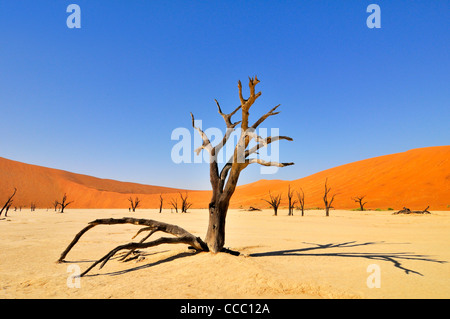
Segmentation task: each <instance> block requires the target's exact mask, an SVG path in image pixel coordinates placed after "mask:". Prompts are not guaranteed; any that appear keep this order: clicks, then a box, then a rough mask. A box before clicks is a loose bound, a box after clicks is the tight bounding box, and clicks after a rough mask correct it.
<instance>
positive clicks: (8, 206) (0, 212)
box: [0, 187, 17, 216]
mask: <svg viewBox="0 0 450 319" xmlns="http://www.w3.org/2000/svg"><path fill="white" fill-rule="evenodd" d="M16 192H17V188H15V187H14V192H13V193H12V195H11V196H9V197H8V199H7V200H6V203H5V204H4V205H3V207H2V210H0V216H2V214H3V211H4V210H6V211H5V216H6V215H7V214H8V210H9V208H10V207H11V204H12V203H13V201H14V200H13V197H14V196H15V195H16Z"/></svg>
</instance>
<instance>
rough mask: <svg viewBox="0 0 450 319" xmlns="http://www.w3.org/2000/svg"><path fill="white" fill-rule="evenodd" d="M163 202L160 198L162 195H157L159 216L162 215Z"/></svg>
mask: <svg viewBox="0 0 450 319" xmlns="http://www.w3.org/2000/svg"><path fill="white" fill-rule="evenodd" d="M163 202H164V199H163V197H162V194H159V213H160V214H161V213H162V209H163Z"/></svg>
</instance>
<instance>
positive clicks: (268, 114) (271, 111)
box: [252, 104, 281, 128]
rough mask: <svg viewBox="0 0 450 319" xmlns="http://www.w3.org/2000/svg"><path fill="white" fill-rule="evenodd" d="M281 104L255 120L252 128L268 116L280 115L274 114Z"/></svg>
mask: <svg viewBox="0 0 450 319" xmlns="http://www.w3.org/2000/svg"><path fill="white" fill-rule="evenodd" d="M280 105H281V104H278V105H277V106H275V107H274V108H272V109H271V110H270V111H269V112H267V113H266V114H264V115H263V116H261V118H260V119H259V120H257V121H256V122H255V123H254V124H253V125H252V128H257V127H258V126H259V125H260V124H261V123H262V122H264V121H265V120H266V119H267V118H268V117H269V116H272V115H277V114H280V112H274V111H275V110H276V109H277V108H278V107H279V106H280Z"/></svg>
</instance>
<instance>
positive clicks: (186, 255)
mask: <svg viewBox="0 0 450 319" xmlns="http://www.w3.org/2000/svg"><path fill="white" fill-rule="evenodd" d="M198 253H199V252H198V251H194V250H192V251H185V252H180V253H178V254H176V255H173V256H170V257H167V258H164V259H161V260H158V261H155V262H152V263H148V264H145V265H139V266H136V267H133V268H128V269H124V270H119V271H114V272H109V273H103V274H90V275H88V274H87V275H85V277H96V276H106V275H108V276H118V275H122V274H126V273H129V272H132V271H137V270H142V269H146V268H150V267H153V266H157V265H161V264H164V263H167V262H170V261H173V260H176V259H180V258H184V257H189V256H194V255H196V254H198ZM153 254H154V253H153ZM153 254H152V253H150V254H140V256H142V257H145V256H147V255H153ZM115 258H117V259H118V258H120V256H116V257H115ZM134 259H136V257H132V258H130V259H127V260H125V262H127V261H131V260H134Z"/></svg>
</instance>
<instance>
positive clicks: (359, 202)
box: [352, 195, 367, 211]
mask: <svg viewBox="0 0 450 319" xmlns="http://www.w3.org/2000/svg"><path fill="white" fill-rule="evenodd" d="M364 197H366V195H364V196H356V197H352V199H353V200H354V201H355V203H358V204H359V207H360V209H361V211H364V205H366V204H367V202H364V203H363V200H364Z"/></svg>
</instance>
